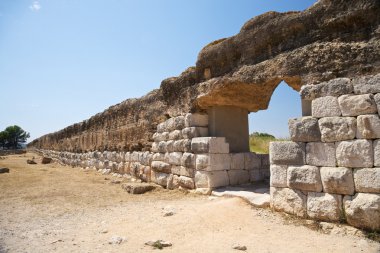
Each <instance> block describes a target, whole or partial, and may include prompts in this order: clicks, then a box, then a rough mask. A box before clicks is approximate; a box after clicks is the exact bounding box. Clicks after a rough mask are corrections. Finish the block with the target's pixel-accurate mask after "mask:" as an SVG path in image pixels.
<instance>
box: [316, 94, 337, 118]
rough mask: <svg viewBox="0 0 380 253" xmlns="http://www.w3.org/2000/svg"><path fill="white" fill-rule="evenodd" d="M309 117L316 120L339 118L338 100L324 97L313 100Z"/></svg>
mask: <svg viewBox="0 0 380 253" xmlns="http://www.w3.org/2000/svg"><path fill="white" fill-rule="evenodd" d="M311 115H312V116H313V117H316V118H322V117H339V116H341V115H342V112H341V111H340V107H339V103H338V98H337V97H333V96H326V97H320V98H316V99H314V100H313V101H312V103H311Z"/></svg>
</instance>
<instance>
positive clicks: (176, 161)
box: [168, 152, 182, 165]
mask: <svg viewBox="0 0 380 253" xmlns="http://www.w3.org/2000/svg"><path fill="white" fill-rule="evenodd" d="M181 159H182V152H171V153H169V156H168V163H170V164H173V165H181Z"/></svg>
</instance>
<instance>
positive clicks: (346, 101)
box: [338, 94, 377, 116]
mask: <svg viewBox="0 0 380 253" xmlns="http://www.w3.org/2000/svg"><path fill="white" fill-rule="evenodd" d="M338 102H339V107H340V110H341V111H342V115H343V116H358V115H362V114H372V113H377V107H376V103H375V100H374V97H373V95H372V94H365V95H343V96H340V97H339V98H338Z"/></svg>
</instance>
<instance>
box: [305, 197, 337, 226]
mask: <svg viewBox="0 0 380 253" xmlns="http://www.w3.org/2000/svg"><path fill="white" fill-rule="evenodd" d="M307 215H308V216H309V217H310V218H312V219H316V220H323V221H339V220H341V219H342V218H343V210H342V196H341V195H335V194H329V193H322V192H309V193H308V194H307Z"/></svg>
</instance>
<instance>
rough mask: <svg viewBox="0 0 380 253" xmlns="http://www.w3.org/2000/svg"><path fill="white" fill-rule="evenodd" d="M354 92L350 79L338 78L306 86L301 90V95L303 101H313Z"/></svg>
mask: <svg viewBox="0 0 380 253" xmlns="http://www.w3.org/2000/svg"><path fill="white" fill-rule="evenodd" d="M352 92H353V86H352V84H351V80H350V79H349V78H336V79H332V80H330V81H328V82H323V83H320V84H317V85H304V86H302V88H301V91H300V95H301V98H302V99H306V100H313V99H315V98H319V97H325V96H334V97H339V96H340V95H344V94H350V93H352Z"/></svg>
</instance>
